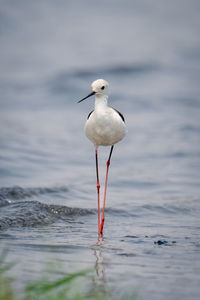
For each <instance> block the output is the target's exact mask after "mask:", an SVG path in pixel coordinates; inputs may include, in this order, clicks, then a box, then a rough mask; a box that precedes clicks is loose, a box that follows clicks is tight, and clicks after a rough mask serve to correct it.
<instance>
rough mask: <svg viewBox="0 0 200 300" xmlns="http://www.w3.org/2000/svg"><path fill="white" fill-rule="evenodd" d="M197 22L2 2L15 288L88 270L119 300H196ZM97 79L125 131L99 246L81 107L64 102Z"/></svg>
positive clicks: (7, 240) (7, 198)
mask: <svg viewBox="0 0 200 300" xmlns="http://www.w3.org/2000/svg"><path fill="white" fill-rule="evenodd" d="M77 5H78V7H79V9H77ZM198 11H199V3H198V1H194V0H193V1H190V2H187V1H178V0H176V1H175V2H173V4H172V3H166V2H165V1H160V2H159V3H157V1H153V0H151V1H148V3H146V2H145V1H128V0H127V1H124V2H123V3H122V2H120V1H109V2H106V1H101V4H97V3H91V1H89V0H88V1H84V2H81V1H79V2H78V4H77V3H75V2H74V1H67V2H65V1H60V2H59V3H57V2H54V1H43V2H41V3H39V2H38V3H35V2H30V1H18V3H11V2H9V1H8V2H7V1H1V19H0V24H1V29H0V40H1V50H0V51H1V56H0V63H1V73H0V90H1V97H0V106H1V110H0V128H1V131H0V249H4V248H5V247H7V248H8V249H9V257H10V258H9V259H10V260H16V261H19V263H18V264H17V265H16V267H15V268H14V270H13V274H14V275H15V276H17V275H20V278H21V279H20V280H21V282H22V283H23V282H24V281H25V280H26V279H31V278H37V277H38V275H39V273H40V270H41V268H42V265H43V262H44V261H50V260H52V259H59V260H61V262H62V265H63V269H64V270H66V271H67V272H73V271H74V270H77V269H78V270H79V269H82V268H83V269H84V268H87V267H88V266H94V267H95V268H96V271H97V275H96V276H97V282H100V283H101V284H102V285H103V287H104V288H105V289H107V288H109V287H110V286H111V287H112V286H116V285H118V289H119V293H118V295H121V294H122V293H123V291H124V290H127V291H130V292H133V293H134V292H135V291H137V293H138V295H139V297H141V298H142V299H180V298H181V299H199V292H200V291H199V275H200V274H199V273H200V263H199V261H200V253H199V249H200V240H199V229H200V222H199V214H200V184H199V179H200V176H199V175H200V150H199V149H200V147H199V146H200V135H199V132H200V121H199V120H200V98H199V95H200V85H199V79H200V64H199V60H200V44H199V41H200V40H199V26H198V25H199V13H198ZM97 78H105V79H106V80H108V81H109V83H110V100H109V101H110V102H109V103H110V104H111V105H112V106H113V107H116V108H117V109H118V110H120V111H121V112H122V113H123V114H124V115H125V119H126V123H127V126H128V134H127V136H126V138H125V139H124V140H123V141H122V142H120V143H119V144H118V145H116V146H115V148H114V152H113V157H112V161H111V168H110V175H109V176H110V178H109V188H108V196H107V209H106V220H105V229H104V230H105V232H104V235H105V236H104V241H103V242H102V243H101V244H100V245H97V244H96V242H97V211H96V207H97V203H96V202H97V201H96V183H95V164H94V149H93V145H92V144H91V143H90V142H89V141H88V140H87V138H86V137H85V135H84V132H83V127H84V123H85V120H86V117H87V115H88V113H89V112H90V111H91V110H92V109H93V100H92V99H90V100H89V99H88V101H87V102H84V103H82V104H77V103H76V102H77V101H78V100H79V99H81V98H82V97H84V96H85V95H87V94H88V93H89V92H90V84H91V82H92V81H93V80H95V79H97ZM108 154H109V149H108V148H106V147H101V149H100V176H101V183H102V188H103V183H104V178H105V177H104V176H105V163H106V160H107V156H108ZM102 192H103V189H102ZM25 278H26V279H25ZM119 282H120V285H119Z"/></svg>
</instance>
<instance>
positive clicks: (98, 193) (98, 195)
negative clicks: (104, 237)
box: [95, 148, 100, 235]
mask: <svg viewBox="0 0 200 300" xmlns="http://www.w3.org/2000/svg"><path fill="white" fill-rule="evenodd" d="M95 157H96V173H97V200H98V235H100V184H99V169H98V149H97V148H96V149H95Z"/></svg>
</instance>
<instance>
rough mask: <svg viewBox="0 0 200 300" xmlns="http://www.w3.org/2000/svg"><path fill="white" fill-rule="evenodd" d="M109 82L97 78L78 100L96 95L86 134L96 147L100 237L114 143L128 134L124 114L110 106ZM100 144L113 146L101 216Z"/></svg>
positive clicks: (101, 235) (107, 166) (86, 125)
mask: <svg viewBox="0 0 200 300" xmlns="http://www.w3.org/2000/svg"><path fill="white" fill-rule="evenodd" d="M108 87H109V85H108V82H107V81H106V80H104V79H97V80H95V81H93V82H92V84H91V88H92V92H91V93H90V94H89V95H87V96H86V97H84V98H82V99H81V100H79V101H78V103H80V102H82V101H83V100H86V99H87V98H89V97H91V96H95V105H94V110H92V111H91V112H90V113H89V115H88V118H87V121H86V123H85V134H86V136H87V137H88V139H89V140H90V141H91V142H92V143H93V144H94V147H95V161H96V179H97V206H98V237H103V227H104V221H105V203H106V192H107V184H108V171H109V166H110V160H111V155H112V152H113V148H114V145H115V144H116V143H118V142H119V141H121V140H122V139H123V138H124V137H125V135H126V131H127V130H126V124H125V119H124V116H123V115H122V114H121V113H120V112H119V111H118V110H116V109H114V108H112V107H110V106H108ZM99 146H111V148H110V153H109V157H108V160H107V163H106V178H105V186H104V198H103V209H102V215H101V216H100V181H99V169H98V148H99Z"/></svg>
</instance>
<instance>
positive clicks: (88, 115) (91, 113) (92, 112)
mask: <svg viewBox="0 0 200 300" xmlns="http://www.w3.org/2000/svg"><path fill="white" fill-rule="evenodd" d="M93 111H94V110H92V111H91V112H90V113H89V115H88V117H87V120H88V119H89V117H90V116H91V114H92V113H93Z"/></svg>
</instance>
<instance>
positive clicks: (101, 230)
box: [99, 218, 104, 236]
mask: <svg viewBox="0 0 200 300" xmlns="http://www.w3.org/2000/svg"><path fill="white" fill-rule="evenodd" d="M103 226H104V218H102V219H101V224H100V225H99V234H100V236H103Z"/></svg>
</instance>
